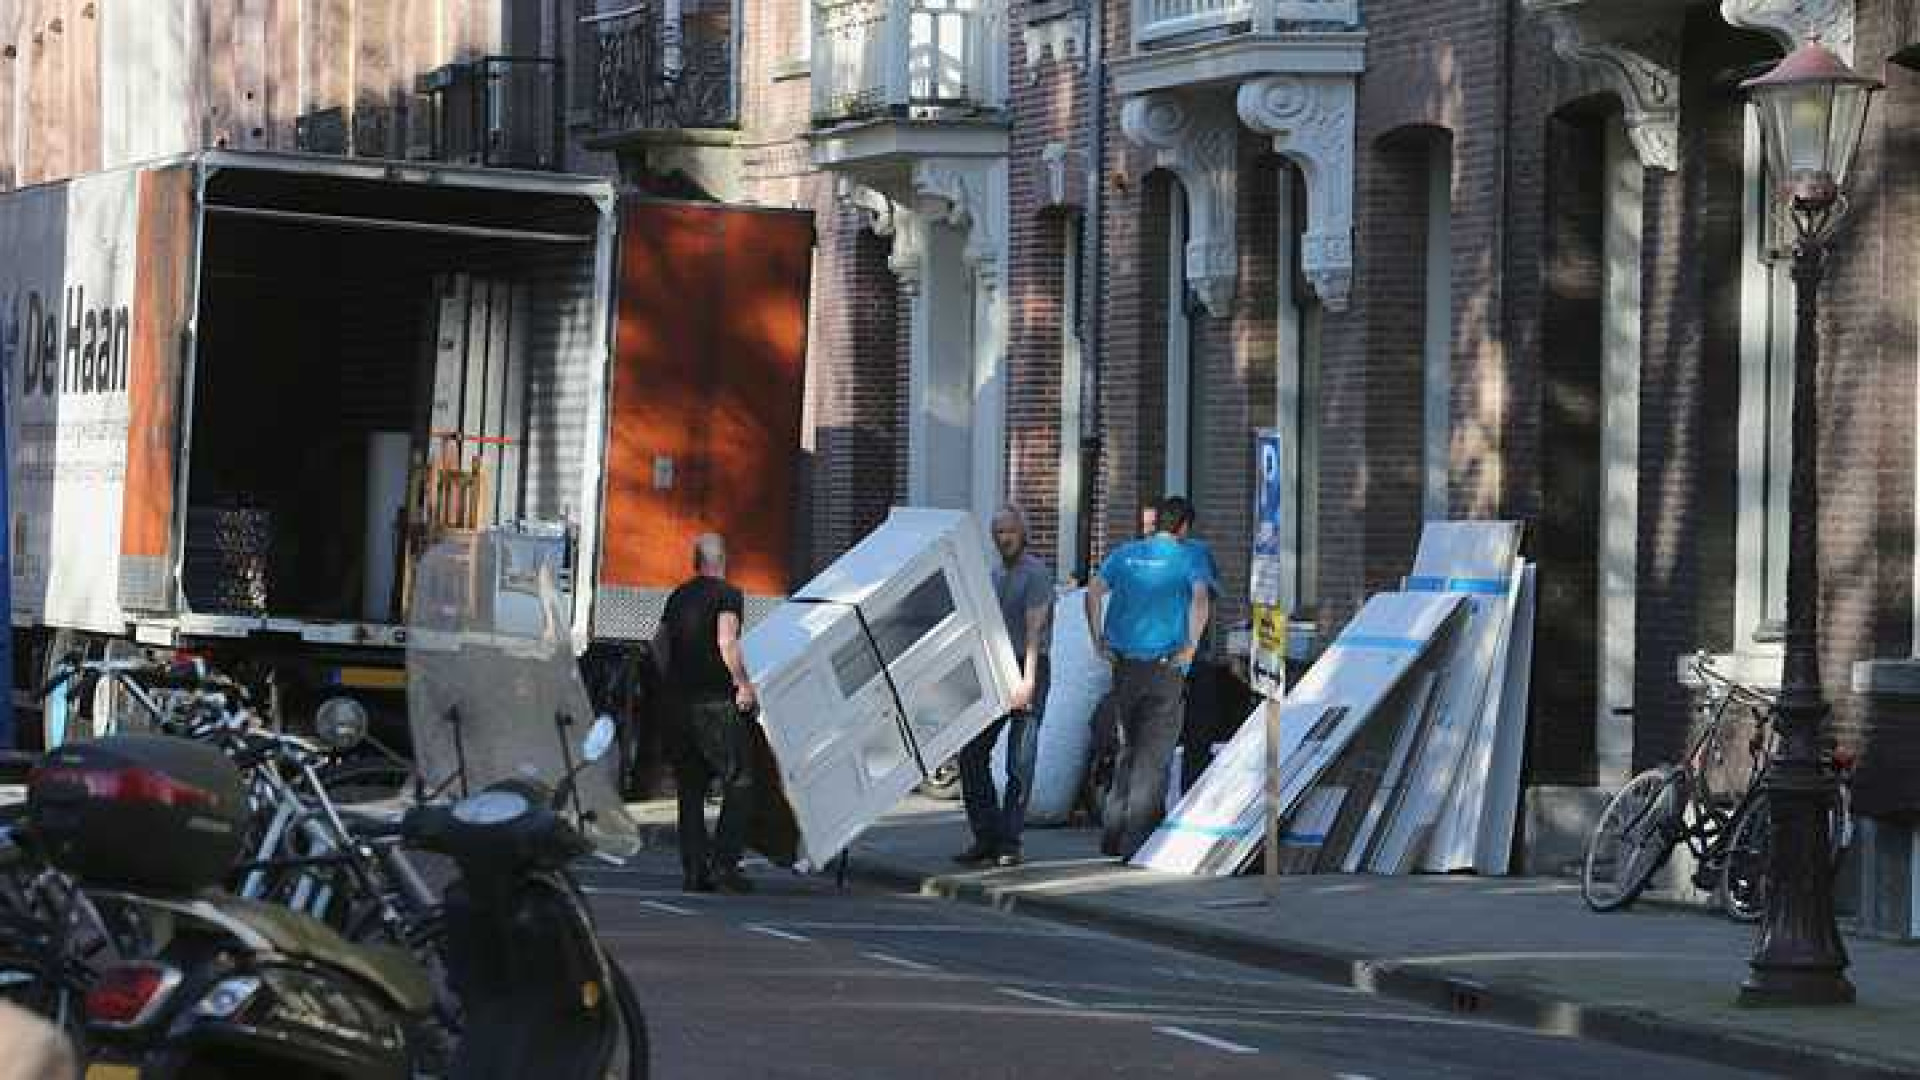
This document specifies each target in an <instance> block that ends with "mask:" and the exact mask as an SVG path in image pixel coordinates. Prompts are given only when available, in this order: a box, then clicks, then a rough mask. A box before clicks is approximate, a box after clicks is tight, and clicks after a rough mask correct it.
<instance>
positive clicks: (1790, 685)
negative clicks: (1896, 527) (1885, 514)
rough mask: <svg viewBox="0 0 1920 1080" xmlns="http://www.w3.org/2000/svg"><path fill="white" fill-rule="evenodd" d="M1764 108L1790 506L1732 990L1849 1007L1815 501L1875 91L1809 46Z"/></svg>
mask: <svg viewBox="0 0 1920 1080" xmlns="http://www.w3.org/2000/svg"><path fill="white" fill-rule="evenodd" d="M1742 88H1743V89H1745V90H1746V91H1747V92H1748V93H1749V94H1750V95H1751V96H1752V99H1753V102H1754V104H1755V105H1756V106H1757V107H1758V108H1759V110H1760V124H1761V131H1762V139H1763V141H1764V143H1765V146H1766V151H1767V164H1768V167H1769V169H1770V170H1771V172H1772V175H1773V178H1774V180H1775V181H1776V182H1777V183H1778V185H1779V194H1780V197H1781V199H1782V200H1783V201H1784V202H1785V203H1786V206H1787V209H1788V210H1789V211H1790V213H1791V215H1792V218H1793V224H1794V230H1795V238H1794V244H1793V283H1794V291H1795V300H1796V304H1795V316H1796V320H1795V335H1794V350H1793V427H1792V432H1791V438H1792V441H1793V450H1792V455H1793V461H1792V473H1791V477H1790V480H1789V488H1788V500H1789V508H1790V511H1791V515H1792V518H1791V526H1790V529H1789V532H1788V538H1787V625H1786V657H1785V661H1784V664H1783V666H1782V669H1781V680H1780V700H1779V703H1778V705H1777V706H1776V707H1775V709H1774V713H1773V724H1774V727H1775V729H1776V730H1777V731H1778V732H1779V735H1780V738H1779V740H1778V742H1777V745H1776V747H1775V750H1774V755H1773V760H1772V762H1771V767H1770V768H1769V770H1768V774H1767V784H1766V792H1767V806H1768V809H1769V812H1770V814H1771V815H1772V822H1771V824H1772V830H1771V831H1772V842H1771V844H1770V845H1769V853H1768V857H1767V874H1768V880H1769V882H1770V888H1769V890H1768V893H1767V913H1766V921H1765V922H1764V923H1763V924H1762V925H1761V928H1760V938H1759V943H1758V945H1757V946H1756V948H1755V950H1754V954H1753V956H1752V958H1751V959H1750V960H1749V961H1748V964H1749V966H1750V967H1751V968H1752V971H1751V973H1750V974H1749V975H1748V976H1747V980H1746V982H1745V983H1744V984H1742V985H1741V987H1740V1003H1741V1004H1743V1005H1826V1004H1844V1003H1847V1002H1851V1001H1852V1000H1853V996H1854V995H1853V984H1852V983H1851V982H1849V981H1848V979H1847V976H1846V968H1847V950H1846V946H1845V945H1843V944H1842V943H1841V941H1840V931H1839V928H1838V927H1837V926H1836V925H1835V924H1834V916H1833V860H1834V858H1835V855H1834V850H1833V836H1832V826H1831V813H1832V811H1833V808H1834V804H1835V800H1836V798H1837V796H1838V783H1837V781H1836V779H1835V777H1834V774H1833V771H1832V770H1831V769H1830V768H1829V767H1828V766H1827V765H1826V763H1825V762H1824V760H1823V755H1822V753H1821V743H1822V731H1821V729H1822V728H1823V727H1824V726H1825V722H1826V717H1827V713H1828V706H1827V702H1826V698H1825V695H1824V694H1823V693H1822V691H1821V687H1820V656H1819V593H1818V584H1819V573H1818V569H1817V567H1816V566H1815V560H1816V559H1817V558H1818V547H1819V543H1818V541H1819V517H1820V510H1819V491H1818V488H1817V485H1816V469H1815V464H1816V461H1817V454H1816V440H1817V438H1818V431H1817V429H1816V426H1815V423H1814V418H1815V415H1816V401H1815V395H1816V394H1817V393H1818V392H1819V391H1818V385H1819V380H1818V379H1817V377H1816V376H1817V373H1818V369H1819V363H1820V343H1819V339H1818V336H1817V335H1818V333H1819V328H1818V316H1819V293H1820V281H1821V279H1822V277H1824V276H1825V273H1826V259H1827V243H1828V241H1829V240H1830V239H1831V238H1832V236H1833V231H1834V227H1835V225H1836V224H1837V223H1838V222H1839V220H1840V218H1841V217H1842V216H1843V215H1844V214H1845V213H1846V209H1847V199H1846V193H1845V185H1846V180H1847V168H1848V166H1849V165H1850V164H1851V163H1852V161H1853V155H1854V151H1855V150H1857V149H1858V148H1859V145H1860V137H1861V134H1862V132H1863V130H1864V129H1865V125H1866V117H1867V106H1868V104H1869V103H1870V102H1871V101H1872V95H1873V93H1874V92H1875V91H1877V90H1879V89H1880V84H1879V83H1877V82H1875V81H1874V80H1872V79H1869V78H1866V77H1864V76H1862V75H1859V74H1858V73H1856V72H1854V70H1853V69H1852V68H1849V67H1848V66H1847V65H1846V63H1845V62H1844V61H1842V60H1841V59H1840V58H1839V57H1838V56H1835V55H1834V54H1833V53H1832V52H1831V51H1829V50H1828V49H1826V48H1825V47H1824V46H1822V45H1820V44H1819V43H1818V42H1810V43H1808V44H1806V45H1803V46H1801V47H1800V48H1798V49H1795V50H1794V51H1793V52H1792V53H1790V54H1789V55H1788V56H1787V58H1786V59H1784V60H1782V61H1781V62H1780V63H1779V65H1778V66H1776V67H1775V68H1774V69H1773V70H1772V71H1770V72H1768V73H1767V74H1765V75H1762V76H1760V77H1758V78H1755V79H1750V80H1748V81H1747V82H1745V83H1743V84H1742Z"/></svg>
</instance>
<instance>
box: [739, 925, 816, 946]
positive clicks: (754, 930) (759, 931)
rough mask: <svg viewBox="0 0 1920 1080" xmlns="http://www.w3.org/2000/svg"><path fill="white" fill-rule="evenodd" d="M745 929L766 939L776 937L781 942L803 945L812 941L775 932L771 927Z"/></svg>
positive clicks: (797, 935)
mask: <svg viewBox="0 0 1920 1080" xmlns="http://www.w3.org/2000/svg"><path fill="white" fill-rule="evenodd" d="M746 929H747V931H748V932H749V933H754V934H765V935H767V936H768V937H777V938H779V939H780V940H781V941H798V942H801V943H803V944H805V943H808V942H811V941H812V940H813V939H812V938H810V937H802V936H800V935H799V934H789V933H787V932H786V931H785V930H775V929H774V928H773V927H771V926H749V927H747V928H746Z"/></svg>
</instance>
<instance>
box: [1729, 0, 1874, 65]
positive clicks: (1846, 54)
mask: <svg viewBox="0 0 1920 1080" xmlns="http://www.w3.org/2000/svg"><path fill="white" fill-rule="evenodd" d="M1720 17H1721V18H1723V19H1725V20H1727V22H1728V23H1729V24H1731V25H1733V26H1739V27H1744V28H1746V29H1748V30H1760V31H1764V32H1765V33H1767V34H1769V35H1771V36H1772V37H1773V39H1774V40H1775V41H1778V42H1779V43H1780V47H1781V48H1782V49H1786V50H1789V51H1791V50H1792V49H1794V48H1795V47H1796V46H1799V45H1803V44H1805V43H1806V42H1808V41H1809V40H1811V39H1813V38H1819V39H1820V43H1821V44H1822V45H1825V46H1826V47H1827V48H1829V49H1832V50H1833V51H1834V52H1837V53H1839V54H1840V58H1841V59H1842V60H1845V61H1846V62H1847V63H1849V64H1851V63H1853V45H1854V2H1853V0H1720Z"/></svg>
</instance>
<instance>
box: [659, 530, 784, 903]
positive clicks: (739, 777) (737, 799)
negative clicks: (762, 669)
mask: <svg viewBox="0 0 1920 1080" xmlns="http://www.w3.org/2000/svg"><path fill="white" fill-rule="evenodd" d="M693 570H694V576H693V578H692V579H691V580H689V581H688V582H686V583H685V584H683V585H681V586H680V587H679V588H677V589H675V590H673V595H671V596H669V597H668V598H667V609H666V611H665V612H664V613H663V614H662V615H661V617H660V631H659V633H658V634H657V635H655V637H654V646H655V652H656V655H657V656H659V657H660V659H661V661H662V664H661V667H662V675H663V679H662V683H663V688H664V690H665V692H666V698H667V709H668V713H669V716H670V717H671V718H672V720H671V725H670V727H669V732H670V735H669V748H670V753H671V754H672V757H673V761H674V782H675V785H676V786H677V787H678V788H679V797H680V865H681V868H682V870H683V871H684V872H685V878H684V881H683V883H684V885H685V887H686V888H687V890H688V891H690V892H711V891H713V890H714V889H716V888H717V889H720V890H721V891H723V892H749V891H751V889H752V885H751V883H749V882H748V881H747V879H746V876H745V875H743V874H742V873H741V872H740V855H741V852H742V851H744V850H745V847H746V834H747V823H748V821H749V820H751V819H752V817H753V801H754V794H755V792H754V789H753V761H752V755H751V748H752V745H753V743H752V741H751V737H752V732H751V731H750V730H749V728H748V725H750V724H752V723H753V714H754V712H755V711H756V710H757V709H758V708H759V701H758V699H757V698H756V697H755V695H754V691H753V681H752V680H751V679H749V678H748V677H747V667H746V661H745V659H744V658H743V657H742V656H741V652H740V629H741V623H742V617H743V614H744V612H745V603H744V601H743V600H742V598H741V596H740V590H739V589H736V588H734V587H733V586H732V585H729V584H728V583H727V580H726V574H727V546H726V542H725V541H724V540H722V539H721V538H720V537H719V536H718V535H716V534H714V533H706V534H704V535H702V536H700V537H699V538H698V539H696V540H695V541H694V542H693ZM715 779H718V780H719V781H720V784H721V803H720V823H719V827H718V829H717V832H716V835H715V836H714V837H713V839H712V842H711V844H709V841H708V837H707V822H706V799H707V788H708V786H709V785H711V784H712V783H713V781H714V780H715Z"/></svg>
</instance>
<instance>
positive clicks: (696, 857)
mask: <svg viewBox="0 0 1920 1080" xmlns="http://www.w3.org/2000/svg"><path fill="white" fill-rule="evenodd" d="M670 707H671V708H672V709H673V711H674V714H675V719H676V724H675V727H676V729H677V730H676V731H675V732H674V734H675V736H676V737H675V738H674V740H673V742H674V744H675V745H674V746H673V747H672V751H673V774H674V784H675V786H676V787H677V788H678V789H679V798H680V865H681V867H682V868H683V869H684V870H685V871H686V874H687V876H688V877H689V878H704V877H706V876H708V874H709V873H710V872H711V871H713V870H722V871H725V870H729V869H732V868H733V867H735V866H738V865H739V863H740V856H741V854H742V852H744V851H745V850H746V840H747V823H748V822H750V821H751V820H753V812H754V805H753V804H754V799H755V797H756V796H757V795H758V792H756V791H755V790H754V786H753V761H752V757H751V755H750V753H749V750H750V748H751V746H752V743H751V742H750V741H749V740H750V739H751V737H752V732H751V731H749V730H748V727H749V725H751V724H752V723H753V721H752V720H751V719H750V718H748V717H745V716H742V715H740V710H739V708H738V707H736V706H735V705H734V703H733V701H732V700H731V699H728V698H722V699H718V700H713V699H708V700H693V701H687V700H681V701H676V702H674V703H673V704H672V705H671V706H670ZM715 780H718V781H720V792H721V795H720V822H719V825H718V826H717V827H716V829H715V831H714V836H713V839H712V841H711V842H709V840H708V838H707V816H706V802H707V789H708V788H709V787H710V786H711V785H712V784H713V782H714V781H715Z"/></svg>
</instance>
